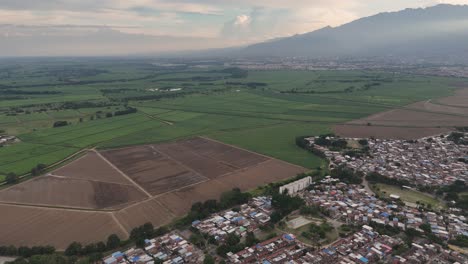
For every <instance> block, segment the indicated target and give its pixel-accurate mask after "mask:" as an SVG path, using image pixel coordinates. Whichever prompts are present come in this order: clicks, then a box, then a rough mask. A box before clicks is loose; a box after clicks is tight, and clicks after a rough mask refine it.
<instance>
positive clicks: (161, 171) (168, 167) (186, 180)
mask: <svg viewBox="0 0 468 264" xmlns="http://www.w3.org/2000/svg"><path fill="white" fill-rule="evenodd" d="M102 154H103V155H104V157H106V159H108V160H109V161H110V162H112V163H113V164H115V166H117V168H119V169H120V170H122V171H123V172H125V174H127V175H128V176H129V177H130V178H132V180H134V181H135V182H136V183H138V184H139V185H141V186H142V187H143V188H144V189H145V190H146V191H148V192H150V193H151V194H152V195H157V194H160V193H164V192H167V191H169V190H173V189H178V188H182V187H184V186H186V185H190V184H194V183H198V182H202V181H204V180H207V178H205V177H203V176H202V175H200V174H197V173H196V172H194V171H192V170H190V169H189V168H187V167H185V166H181V165H180V164H179V163H178V162H177V161H175V160H173V159H169V158H167V157H166V156H164V155H163V154H161V153H160V152H157V151H156V150H155V149H153V146H138V147H132V148H124V149H116V150H109V151H104V152H102Z"/></svg>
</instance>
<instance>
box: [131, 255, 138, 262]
mask: <svg viewBox="0 0 468 264" xmlns="http://www.w3.org/2000/svg"><path fill="white" fill-rule="evenodd" d="M139 259H140V256H135V257H133V258H132V262H134V261H138V260H139Z"/></svg>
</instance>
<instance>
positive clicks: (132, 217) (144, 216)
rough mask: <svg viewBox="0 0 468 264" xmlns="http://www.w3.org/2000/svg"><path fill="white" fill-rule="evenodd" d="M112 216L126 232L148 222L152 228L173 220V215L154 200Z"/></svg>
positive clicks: (130, 207)
mask: <svg viewBox="0 0 468 264" xmlns="http://www.w3.org/2000/svg"><path fill="white" fill-rule="evenodd" d="M114 215H115V217H116V218H117V220H118V221H119V222H120V223H121V224H122V226H123V227H124V228H125V229H126V230H127V231H128V232H130V231H131V230H132V228H134V227H136V226H140V225H143V224H145V223H148V222H151V223H152V224H153V225H154V226H162V225H165V224H168V223H169V222H171V221H172V220H173V219H174V215H173V214H172V213H171V212H169V210H168V209H167V208H166V207H164V206H163V205H161V204H160V203H159V202H158V201H156V200H154V199H151V200H147V201H144V202H142V203H139V204H136V205H133V206H129V207H128V208H125V209H123V210H120V211H118V212H115V213H114Z"/></svg>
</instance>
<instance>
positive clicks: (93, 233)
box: [0, 204, 127, 250]
mask: <svg viewBox="0 0 468 264" xmlns="http://www.w3.org/2000/svg"><path fill="white" fill-rule="evenodd" d="M0 210H1V212H2V217H0V226H2V227H5V228H1V229H0V245H12V244H13V245H17V246H21V245H27V246H34V245H38V246H43V245H53V246H55V247H56V248H57V249H58V250H65V248H66V247H67V246H68V245H69V244H70V243H71V242H72V241H78V242H81V243H84V244H88V243H93V242H98V241H102V240H103V239H104V238H105V237H107V236H108V235H109V234H117V235H118V236H120V237H126V236H127V233H126V232H124V231H123V230H122V228H121V227H120V226H119V225H118V224H117V222H116V221H115V220H114V219H113V217H112V215H111V213H101V212H85V211H73V210H66V209H48V208H37V207H23V206H14V205H3V204H0ZM6 227H7V228H6Z"/></svg>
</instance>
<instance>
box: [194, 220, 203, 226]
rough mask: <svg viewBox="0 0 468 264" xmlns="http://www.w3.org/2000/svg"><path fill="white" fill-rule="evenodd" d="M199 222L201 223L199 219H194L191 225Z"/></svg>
mask: <svg viewBox="0 0 468 264" xmlns="http://www.w3.org/2000/svg"><path fill="white" fill-rule="evenodd" d="M199 223H201V221H200V220H195V221H193V222H192V225H198V224H199Z"/></svg>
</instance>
